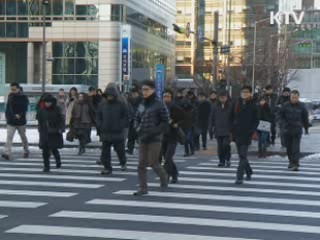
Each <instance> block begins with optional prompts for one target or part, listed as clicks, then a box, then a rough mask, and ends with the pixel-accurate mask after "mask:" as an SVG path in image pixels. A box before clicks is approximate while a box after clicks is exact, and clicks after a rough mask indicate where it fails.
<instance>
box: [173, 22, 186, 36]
mask: <svg viewBox="0 0 320 240" xmlns="http://www.w3.org/2000/svg"><path fill="white" fill-rule="evenodd" d="M172 26H173V30H174V31H175V32H177V33H181V34H185V33H186V29H184V28H181V27H179V26H178V25H177V24H172Z"/></svg>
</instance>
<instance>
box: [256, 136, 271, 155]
mask: <svg viewBox="0 0 320 240" xmlns="http://www.w3.org/2000/svg"><path fill="white" fill-rule="evenodd" d="M269 135H270V134H269V132H262V131H258V150H259V153H260V154H265V153H266V152H267V145H268V138H269Z"/></svg>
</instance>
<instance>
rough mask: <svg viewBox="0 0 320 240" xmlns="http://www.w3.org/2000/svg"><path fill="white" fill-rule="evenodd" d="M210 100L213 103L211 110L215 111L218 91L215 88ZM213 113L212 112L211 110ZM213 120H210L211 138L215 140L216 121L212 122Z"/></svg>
mask: <svg viewBox="0 0 320 240" xmlns="http://www.w3.org/2000/svg"><path fill="white" fill-rule="evenodd" d="M209 102H210V104H211V111H213V108H214V107H215V105H216V103H217V91H215V90H213V91H211V94H210V99H209ZM211 114H212V112H211ZM211 120H212V121H213V119H211ZM212 121H210V122H209V136H210V140H213V137H214V122H212Z"/></svg>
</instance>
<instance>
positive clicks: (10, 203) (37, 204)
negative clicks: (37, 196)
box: [0, 201, 47, 208]
mask: <svg viewBox="0 0 320 240" xmlns="http://www.w3.org/2000/svg"><path fill="white" fill-rule="evenodd" d="M44 205H47V203H43V202H24V201H0V207H5V208H38V207H42V206H44Z"/></svg>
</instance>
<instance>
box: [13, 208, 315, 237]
mask: <svg viewBox="0 0 320 240" xmlns="http://www.w3.org/2000/svg"><path fill="white" fill-rule="evenodd" d="M53 216H54V217H66V218H84V219H99V220H100V219H101V220H118V221H132V222H147V223H164V224H179V225H195V226H210V227H222V228H237V229H239V228H240V229H252V230H253V229H254V230H267V231H284V232H296V233H313V234H319V233H320V228H319V226H308V225H296V224H283V223H267V222H252V221H241V220H234V221H233V220H223V219H209V218H191V217H175V216H163V215H145V214H123V213H98V212H72V211H63V212H59V213H56V214H54V215H53ZM35 230H36V229H35ZM10 231H12V230H10ZM23 233H24V232H23ZM106 236H107V235H106ZM152 239H153V238H152ZM164 239H166V238H164ZM191 239H193V238H191ZM221 239H223V238H221Z"/></svg>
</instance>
